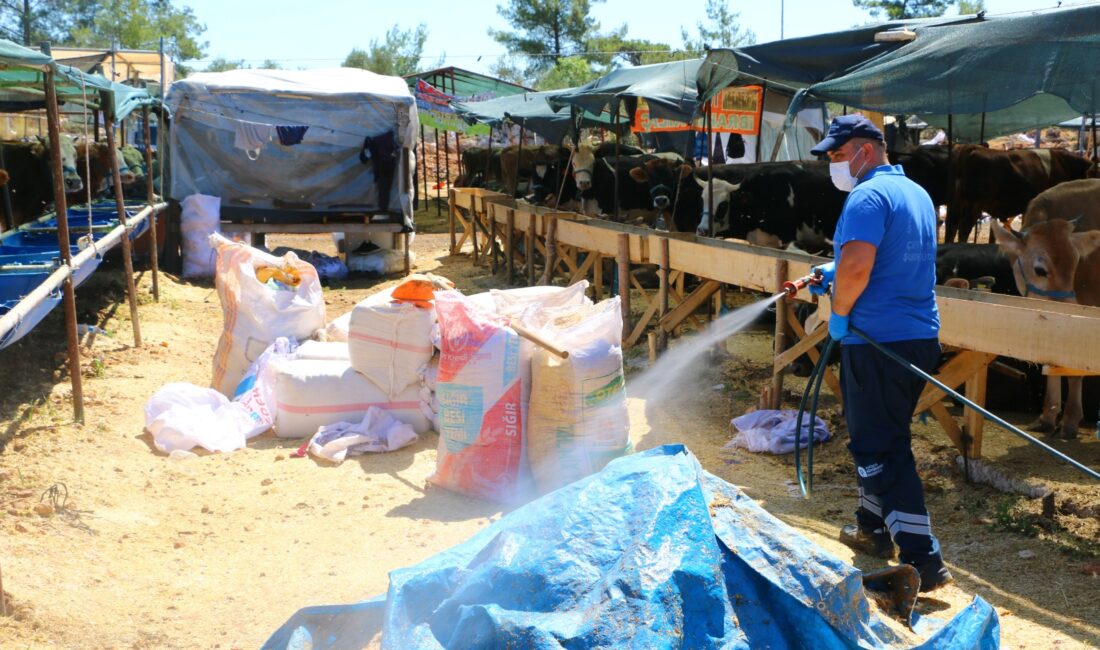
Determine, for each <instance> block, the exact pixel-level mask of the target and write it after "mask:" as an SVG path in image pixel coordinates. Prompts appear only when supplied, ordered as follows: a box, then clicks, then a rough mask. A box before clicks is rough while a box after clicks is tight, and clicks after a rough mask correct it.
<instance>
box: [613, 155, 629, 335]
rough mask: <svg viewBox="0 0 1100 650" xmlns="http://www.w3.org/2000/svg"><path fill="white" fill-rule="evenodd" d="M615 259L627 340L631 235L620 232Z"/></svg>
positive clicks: (624, 332) (624, 331) (624, 333)
mask: <svg viewBox="0 0 1100 650" xmlns="http://www.w3.org/2000/svg"><path fill="white" fill-rule="evenodd" d="M616 142H617V141H616ZM615 261H616V263H617V264H618V267H619V300H621V301H622V309H623V340H624V341H625V340H626V339H627V338H629V336H630V235H628V234H626V233H620V234H619V253H618V255H617V256H616V258H615Z"/></svg>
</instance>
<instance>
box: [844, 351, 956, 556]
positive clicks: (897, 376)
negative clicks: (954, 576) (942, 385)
mask: <svg viewBox="0 0 1100 650" xmlns="http://www.w3.org/2000/svg"><path fill="white" fill-rule="evenodd" d="M883 345H884V346H885V347H887V348H889V349H890V350H892V351H893V352H895V353H897V354H898V355H900V356H901V357H902V358H903V359H905V360H907V361H909V362H910V363H912V364H914V365H915V366H917V367H918V368H920V369H921V370H924V371H926V372H929V373H932V372H934V371H935V369H936V366H937V365H938V363H939V357H940V344H939V341H937V340H936V339H920V340H911V341H895V342H891V343H885V344H883ZM840 358H841V362H840V363H841V365H840V384H841V392H842V393H843V395H844V414H845V419H846V420H847V423H848V436H849V438H850V440H849V443H848V449H849V451H851V452H852V458H854V459H855V463H856V472H857V474H858V482H859V508H858V509H857V510H856V522H857V523H858V524H859V526H860V528H862V529H864V530H866V531H882V530H888V531H889V532H890V536H891V537H892V538H893V540H894V543H895V544H897V546H898V549H899V551H900V558H899V559H900V560H901V561H902V562H906V563H908V564H914V565H916V566H918V567H919V566H921V565H923V564H925V563H926V562H928V561H930V560H932V559H933V558H935V559H938V556H939V552H940V547H939V542H938V541H936V538H935V536H933V535H932V527H931V523H930V522H929V519H928V510H927V509H926V508H925V506H924V486H923V485H921V480H920V476H918V475H917V465H916V461H915V460H914V458H913V449H912V433H911V431H910V429H909V425H910V422H911V421H912V418H913V409H914V408H916V406H917V400H918V398H919V397H920V394H921V390H922V389H923V388H924V380H923V379H921V378H920V377H917V376H916V375H915V374H914V373H913V372H912V371H910V370H908V369H907V368H904V367H902V366H901V365H900V364H898V363H897V362H895V361H893V360H892V359H890V358H889V357H887V356H886V355H884V354H882V353H881V352H879V351H878V350H875V349H874V348H873V347H872V346H870V345H866V344H856V345H844V346H842V347H841V349H840Z"/></svg>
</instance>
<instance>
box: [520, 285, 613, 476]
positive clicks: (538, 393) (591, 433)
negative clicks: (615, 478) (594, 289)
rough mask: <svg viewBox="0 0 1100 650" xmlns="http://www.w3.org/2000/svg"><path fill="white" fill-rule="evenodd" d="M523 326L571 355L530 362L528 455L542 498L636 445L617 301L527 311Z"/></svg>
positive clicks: (544, 354) (538, 356) (541, 354)
mask: <svg viewBox="0 0 1100 650" xmlns="http://www.w3.org/2000/svg"><path fill="white" fill-rule="evenodd" d="M524 322H525V324H527V325H528V326H531V327H538V328H539V333H540V334H541V335H542V336H544V337H545V338H546V339H548V340H550V341H553V342H554V343H556V344H557V345H560V346H562V347H563V348H565V349H566V350H568V351H569V357H568V358H566V359H561V358H559V357H557V356H555V355H554V354H552V353H550V352H548V351H546V350H545V349H543V348H536V349H535V353H534V357H533V358H532V360H531V412H530V416H529V418H528V421H527V453H528V458H529V460H530V463H531V472H532V474H533V476H534V479H535V485H536V487H537V488H538V490H539V492H540V493H543V494H545V493H547V492H551V491H553V490H556V489H557V488H559V487H562V486H563V485H566V484H568V483H571V482H573V481H576V480H578V479H581V478H584V477H585V476H588V475H590V474H594V473H596V472H598V471H600V470H601V469H603V467H604V466H605V465H607V463H609V462H610V461H612V460H614V459H615V458H617V457H619V456H622V455H623V454H625V453H627V452H628V451H629V448H630V419H629V416H628V414H627V407H626V386H625V382H624V376H623V349H622V331H623V320H622V310H621V305H620V302H619V298H618V297H615V298H612V299H610V300H605V301H603V302H601V303H599V304H598V305H580V306H576V307H570V308H564V309H558V310H553V311H550V310H543V311H541V312H538V313H534V312H528V313H527V314H525V319H524Z"/></svg>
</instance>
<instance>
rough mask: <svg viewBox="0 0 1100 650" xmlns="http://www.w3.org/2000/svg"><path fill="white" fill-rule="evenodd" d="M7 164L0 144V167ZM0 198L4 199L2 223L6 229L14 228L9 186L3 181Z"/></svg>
mask: <svg viewBox="0 0 1100 650" xmlns="http://www.w3.org/2000/svg"><path fill="white" fill-rule="evenodd" d="M7 168H8V164H7V162H6V161H5V160H4V145H2V144H0V169H7ZM0 198H3V201H4V225H5V227H6V228H7V229H8V230H11V229H13V228H15V211H14V210H13V209H12V205H11V188H10V187H8V184H7V183H5V184H4V187H2V188H0Z"/></svg>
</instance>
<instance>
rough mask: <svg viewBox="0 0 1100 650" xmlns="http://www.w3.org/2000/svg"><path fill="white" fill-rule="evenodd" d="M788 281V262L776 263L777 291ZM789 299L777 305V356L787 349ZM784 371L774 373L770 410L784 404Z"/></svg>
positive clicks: (785, 298) (777, 261) (779, 261)
mask: <svg viewBox="0 0 1100 650" xmlns="http://www.w3.org/2000/svg"><path fill="white" fill-rule="evenodd" d="M786 281H787V260H776V262H775V290H776V291H777V292H781V291H783V283H784V282H786ZM786 315H787V297H786V296H783V297H782V298H780V299H779V302H777V303H775V355H776V356H779V355H780V354H782V353H783V351H784V350H786V349H787V319H786ZM784 372H785V371H784V369H782V368H781V369H779V370H775V371H774V372H773V373H772V387H771V404H770V405H769V408H773V409H777V408H779V407H780V406H781V405H782V403H783V375H784Z"/></svg>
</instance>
